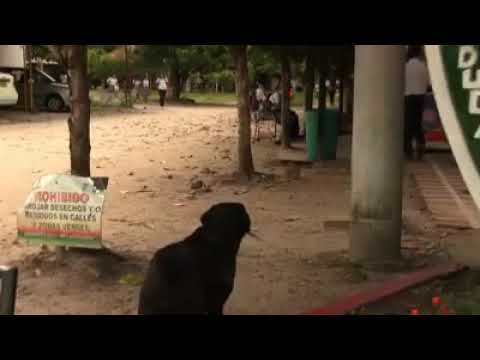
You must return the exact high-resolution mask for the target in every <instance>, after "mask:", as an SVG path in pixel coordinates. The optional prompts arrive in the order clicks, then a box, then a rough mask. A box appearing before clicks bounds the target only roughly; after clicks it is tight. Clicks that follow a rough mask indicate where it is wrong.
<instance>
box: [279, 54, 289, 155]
mask: <svg viewBox="0 0 480 360" xmlns="http://www.w3.org/2000/svg"><path fill="white" fill-rule="evenodd" d="M281 63H282V111H281V122H282V146H283V147H284V148H289V147H290V142H291V139H290V133H289V131H287V129H288V118H289V116H290V96H289V95H290V94H289V90H290V71H291V70H290V60H289V58H288V55H287V54H286V53H283V54H282V55H281Z"/></svg>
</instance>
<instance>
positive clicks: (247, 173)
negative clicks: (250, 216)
mask: <svg viewBox="0 0 480 360" xmlns="http://www.w3.org/2000/svg"><path fill="white" fill-rule="evenodd" d="M232 54H233V57H234V61H235V70H236V71H235V81H236V88H237V98H238V105H237V106H238V119H239V126H238V167H239V169H238V170H239V174H240V176H241V177H245V178H247V179H251V177H252V175H253V173H254V167H253V156H252V147H251V137H252V134H251V131H252V130H251V115H250V106H249V80H248V61H247V47H246V45H238V46H232Z"/></svg>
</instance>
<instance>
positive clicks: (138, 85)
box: [132, 76, 142, 101]
mask: <svg viewBox="0 0 480 360" xmlns="http://www.w3.org/2000/svg"><path fill="white" fill-rule="evenodd" d="M132 85H133V92H134V95H133V98H134V100H135V101H138V100H140V89H141V86H142V81H141V80H140V78H139V77H136V76H135V77H134V78H133V80H132Z"/></svg>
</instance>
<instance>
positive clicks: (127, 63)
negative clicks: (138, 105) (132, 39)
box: [124, 45, 132, 106]
mask: <svg viewBox="0 0 480 360" xmlns="http://www.w3.org/2000/svg"><path fill="white" fill-rule="evenodd" d="M124 50H125V73H126V80H125V105H126V106H131V100H130V94H131V92H130V87H131V85H132V84H131V83H132V77H131V76H130V59H129V51H128V45H125V48H124Z"/></svg>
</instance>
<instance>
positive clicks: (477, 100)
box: [468, 90, 480, 115]
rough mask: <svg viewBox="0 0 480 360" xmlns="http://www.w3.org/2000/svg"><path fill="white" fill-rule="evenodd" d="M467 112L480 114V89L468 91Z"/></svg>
mask: <svg viewBox="0 0 480 360" xmlns="http://www.w3.org/2000/svg"><path fill="white" fill-rule="evenodd" d="M468 112H469V113H470V115H480V90H473V91H470V101H469V106H468Z"/></svg>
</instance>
